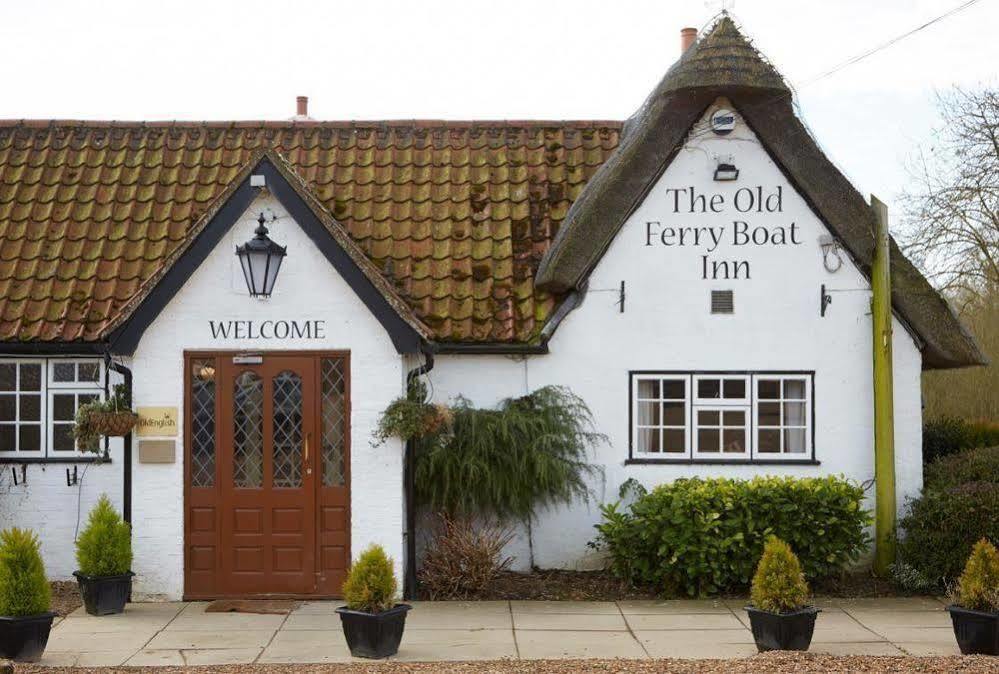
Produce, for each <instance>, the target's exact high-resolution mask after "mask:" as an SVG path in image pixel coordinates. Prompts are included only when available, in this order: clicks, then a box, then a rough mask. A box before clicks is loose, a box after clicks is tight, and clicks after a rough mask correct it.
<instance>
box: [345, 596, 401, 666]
mask: <svg viewBox="0 0 999 674" xmlns="http://www.w3.org/2000/svg"><path fill="white" fill-rule="evenodd" d="M411 608H412V606H410V605H409V604H396V605H395V606H394V607H392V608H390V609H389V610H387V611H382V612H381V613H365V612H364V611H352V610H351V609H349V608H347V607H346V606H341V607H340V608H338V609H337V610H336V612H337V613H339V614H340V623H341V624H342V625H343V635H344V636H345V637H346V638H347V646H348V647H350V654H351V655H353V656H354V657H355V658H387V657H389V656H390V655H395V654H396V653H397V652H399V642H400V641H402V631H403V630H404V629H405V628H406V613H407V612H408V611H409V609H411Z"/></svg>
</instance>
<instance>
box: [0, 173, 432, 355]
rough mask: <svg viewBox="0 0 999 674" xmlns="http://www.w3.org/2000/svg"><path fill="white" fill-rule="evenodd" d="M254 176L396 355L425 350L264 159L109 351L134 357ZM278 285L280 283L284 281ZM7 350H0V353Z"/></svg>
mask: <svg viewBox="0 0 999 674" xmlns="http://www.w3.org/2000/svg"><path fill="white" fill-rule="evenodd" d="M251 174H252V175H261V174H262V175H263V176H265V178H266V182H267V190H269V191H270V193H271V194H273V195H274V196H275V197H277V199H278V201H280V202H281V205H282V206H284V207H285V208H286V209H287V210H288V213H289V215H291V217H292V218H294V220H295V222H296V223H298V225H299V226H300V227H301V228H302V229H303V230H304V231H305V233H306V234H307V235H308V237H309V238H310V239H311V240H312V242H313V243H314V244H315V245H316V247H317V248H319V250H321V251H322V253H323V255H325V256H326V259H327V260H329V261H330V264H332V265H333V267H334V268H335V269H336V270H337V273H339V274H340V276H341V277H342V278H343V279H344V280H345V281H346V282H347V283H348V284H349V285H350V287H351V289H353V291H354V292H355V293H357V296H358V297H359V298H360V299H361V301H362V302H364V305H365V306H366V307H367V308H368V310H369V311H371V313H372V314H374V316H375V318H377V319H378V321H379V323H381V324H382V327H384V328H385V331H386V332H388V334H389V338H390V339H391V340H392V344H393V345H394V346H395V348H396V351H397V352H399V353H416V352H418V351H420V350H421V349H422V348H425V344H424V340H423V338H422V337H421V336H420V335H419V334H418V333H417V332H416V330H415V329H414V328H413V327H412V326H410V325H409V324H408V323H407V322H406V321H405V320H403V318H402V317H401V316H399V313H398V312H397V311H396V310H395V309H394V308H393V307H392V305H391V304H389V302H388V301H387V300H386V299H385V296H384V295H382V293H381V291H380V290H378V288H376V287H375V286H374V284H373V283H372V282H371V281H370V280H369V279H368V277H367V276H365V274H364V272H363V271H361V269H360V268H359V267H358V266H357V264H356V263H355V262H354V260H353V259H352V258H351V257H350V255H348V254H347V252H346V251H344V250H343V248H341V247H340V244H338V243H337V242H336V241H335V240H334V239H333V237H332V236H330V233H329V232H328V231H327V230H326V228H325V227H324V226H323V223H322V222H321V221H320V220H319V218H318V217H317V216H316V214H315V213H314V212H313V211H312V209H311V208H310V207H309V206H308V204H306V203H305V201H304V200H303V199H302V197H301V196H299V194H298V192H296V191H295V189H294V188H293V187H292V186H291V185H290V184H289V183H288V181H287V180H286V179H285V177H284V176H283V175H282V174H281V172H280V171H278V170H277V169H276V168H275V167H274V165H273V164H272V163H271V161H270V160H269V159H268V158H266V157H264V158H262V159H261V160H260V162H259V163H258V164H257V166H256V168H254V170H253V171H251V172H250V173H249V174H247V176H246V178H244V179H243V182H242V183H241V184H240V185H239V187H238V188H237V189H236V191H235V192H233V194H232V195H231V196H230V197H229V198H228V200H227V201H226V202H225V204H223V205H222V207H221V208H220V209H219V211H218V212H217V213H216V214H215V216H214V217H213V218H212V219H211V221H210V222H209V223H208V224H207V225H206V226H205V228H204V229H203V230H202V231H201V233H200V234H198V235H197V237H196V238H195V240H194V241H193V242H192V243H191V245H190V246H189V247H188V249H187V250H185V251H184V252H183V254H181V256H180V257H179V258H178V259H177V260H176V262H174V264H173V266H172V267H171V268H170V269H169V270H168V271H167V272H166V273H165V274H164V275H163V278H161V279H160V280H159V282H157V284H156V286H155V287H154V288H153V289H152V290H151V291H150V292H149V294H148V295H147V296H146V297H145V298H144V299H143V300H142V302H141V303H140V304H139V306H138V308H137V309H136V310H135V312H134V313H133V314H132V315H131V316H129V318H128V319H127V320H126V321H125V323H124V324H123V325H122V326H121V327H119V328H118V329H116V330H115V331H114V332H113V333H112V334H111V336H110V339H109V340H108V342H109V348H110V349H112V350H113V352H114V353H117V354H126V355H130V354H132V353H134V352H135V349H136V347H137V346H138V344H139V340H140V339H141V338H142V335H143V333H145V331H146V329H147V328H148V327H149V325H150V324H151V323H152V322H153V321H154V320H155V319H156V317H157V316H158V315H159V313H160V312H161V311H162V310H163V308H164V307H166V305H167V304H168V303H169V302H170V300H171V299H173V297H174V296H175V295H176V294H177V292H178V291H179V290H180V289H181V287H182V286H183V285H184V283H186V282H187V280H188V279H189V278H190V277H191V275H192V274H193V273H194V272H195V271H196V270H197V269H198V267H200V266H201V264H202V263H203V262H204V261H205V260H206V259H207V258H208V256H209V255H210V254H211V252H212V251H213V250H215V248H216V246H218V244H219V243H220V242H221V241H222V239H223V237H224V236H225V234H226V233H227V232H228V231H229V230H230V229H231V228H232V226H233V225H234V224H235V223H236V221H237V220H238V219H239V218H240V217H241V216H242V215H243V214H244V213H245V212H246V211H247V209H249V207H250V205H251V204H252V203H253V200H254V199H255V198H256V196H257V195H258V194H259V193H260V190H261V188H258V187H251V186H250V175H251ZM233 254H235V252H233ZM290 254H291V255H294V251H290ZM278 282H279V283H280V280H279V281H278ZM3 348H4V347H3V346H0V350H2V349H3ZM104 350H107V349H106V348H104V349H102V352H103V351H104Z"/></svg>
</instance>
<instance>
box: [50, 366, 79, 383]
mask: <svg viewBox="0 0 999 674" xmlns="http://www.w3.org/2000/svg"><path fill="white" fill-rule="evenodd" d="M52 381H58V382H71V381H76V363H56V364H55V365H53V366H52Z"/></svg>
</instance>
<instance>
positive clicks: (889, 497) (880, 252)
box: [871, 194, 897, 575]
mask: <svg viewBox="0 0 999 674" xmlns="http://www.w3.org/2000/svg"><path fill="white" fill-rule="evenodd" d="M871 208H872V209H873V210H874V215H875V220H876V229H875V232H874V239H875V242H874V261H873V263H872V264H871V322H872V324H873V326H874V334H873V346H874V481H875V491H874V493H875V506H874V511H875V517H874V543H875V548H874V571H875V573H877V574H879V575H884V574H885V573H887V572H888V567H889V566H890V565H891V564H892V563H893V562H894V561H895V511H896V507H897V506H896V502H895V410H894V400H893V386H892V348H891V347H892V311H891V264H890V258H891V248H890V244H889V238H888V207H887V206H885V205H884V204H883V203H882V202H881V201H880V200H879V199H878V198H877V197H875V196H874V195H873V194H872V195H871Z"/></svg>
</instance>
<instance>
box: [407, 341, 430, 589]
mask: <svg viewBox="0 0 999 674" xmlns="http://www.w3.org/2000/svg"><path fill="white" fill-rule="evenodd" d="M423 354H424V356H425V360H424V362H423V364H422V365H419V366H417V367H415V368H413V369H412V370H410V371H409V373H407V375H406V393H407V395H408V393H409V387H410V385H411V384H412V383H413V382H414V381H415V380H416V378H417V377H420V376H422V375H425V374H427V373H428V372H430V371H431V370H432V369H434V354H433V353H432V352H431V351H430V350H429V349H428V350H426V351H424V352H423ZM415 444H416V441H415V440H413V439H410V440H407V441H406V447H405V455H404V458H403V485H404V490H405V494H406V533H405V535H404V538H405V539H406V573H405V577H404V578H403V583H402V596H403V597H404V598H405V599H408V600H412V599H415V598H416V456H415V453H416V447H415Z"/></svg>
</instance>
